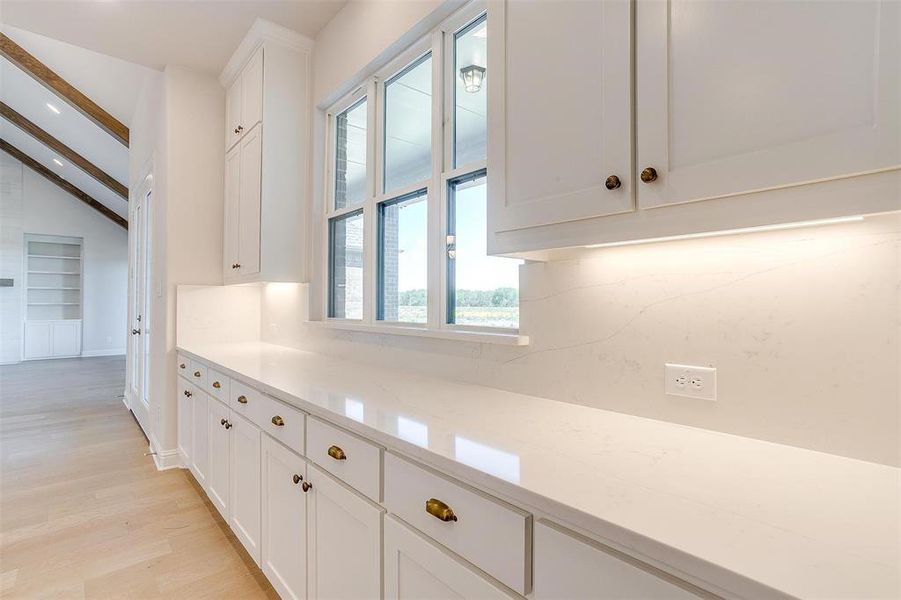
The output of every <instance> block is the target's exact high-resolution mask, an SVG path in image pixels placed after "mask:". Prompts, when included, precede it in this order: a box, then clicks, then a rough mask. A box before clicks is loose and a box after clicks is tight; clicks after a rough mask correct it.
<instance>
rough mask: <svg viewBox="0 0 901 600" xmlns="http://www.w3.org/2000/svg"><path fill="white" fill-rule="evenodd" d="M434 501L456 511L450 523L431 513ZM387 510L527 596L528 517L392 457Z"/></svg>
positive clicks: (388, 467) (387, 458)
mask: <svg viewBox="0 0 901 600" xmlns="http://www.w3.org/2000/svg"><path fill="white" fill-rule="evenodd" d="M435 500H437V501H439V502H442V503H444V505H446V506H447V507H449V508H450V509H451V511H453V512H452V516H451V515H450V514H448V515H446V517H445V518H446V519H448V520H442V519H441V518H439V517H437V516H434V515H433V514H432V513H430V512H427V510H426V506H427V503H429V502H430V501H435ZM385 506H386V507H387V508H388V510H389V511H390V512H392V513H394V514H396V515H398V516H399V517H400V518H402V519H403V520H404V521H406V522H407V523H410V524H411V525H413V526H414V527H416V528H417V529H419V530H420V531H422V532H424V533H426V534H428V535H429V536H431V537H432V538H434V539H435V540H436V541H438V542H439V543H441V544H443V545H445V546H447V547H448V548H450V549H451V550H453V551H454V552H456V553H457V554H459V555H460V556H462V557H463V558H465V559H466V560H468V561H470V562H472V563H473V564H474V565H475V566H477V567H478V568H480V569H482V570H483V571H485V572H486V573H488V574H489V575H491V576H492V577H495V578H496V579H497V580H498V581H500V582H501V583H504V584H506V585H508V586H509V587H510V588H512V589H513V590H515V591H517V592H519V593H520V594H526V593H527V592H528V587H529V586H528V582H529V575H530V572H529V570H530V565H529V561H527V557H528V556H529V552H528V544H529V539H530V537H531V526H532V517H531V515H529V514H528V513H526V512H524V511H522V510H520V509H518V508H516V507H514V506H511V505H509V504H507V503H506V502H503V501H501V500H498V499H496V498H491V497H489V496H486V495H484V494H482V493H480V492H478V491H476V490H474V489H472V488H470V487H468V486H466V485H464V484H462V483H458V482H455V481H451V480H450V479H446V478H444V477H442V476H440V475H438V474H436V473H434V472H433V471H431V470H427V469H426V468H424V467H420V466H417V465H415V464H413V463H412V462H409V461H407V460H404V459H402V458H399V457H397V456H395V455H393V454H388V453H386V454H385ZM452 519H456V520H452Z"/></svg>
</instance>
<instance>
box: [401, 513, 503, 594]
mask: <svg viewBox="0 0 901 600" xmlns="http://www.w3.org/2000/svg"><path fill="white" fill-rule="evenodd" d="M514 597H515V596H513V594H510V593H508V592H506V591H504V590H502V589H501V588H499V587H497V586H495V585H494V584H492V583H491V582H489V581H488V580H487V579H485V578H483V577H482V576H481V575H479V574H478V573H477V572H476V571H474V570H473V569H471V568H470V567H469V566H468V565H466V564H465V563H464V562H463V561H461V560H459V559H457V558H455V557H453V556H451V555H450V554H449V553H447V552H445V551H443V550H442V549H440V548H439V547H438V546H435V545H434V544H432V543H431V542H429V541H428V540H426V539H425V538H424V537H423V536H421V535H420V534H418V533H415V532H414V531H413V530H411V529H410V528H408V527H406V526H405V525H403V524H402V523H401V522H400V521H398V520H397V519H395V518H394V517H391V516H387V517H385V598H386V600H426V599H428V600H438V599H445V598H447V599H450V598H471V599H473V600H476V599H478V600H488V599H491V600H494V599H498V600H500V599H504V600H509V599H510V598H514Z"/></svg>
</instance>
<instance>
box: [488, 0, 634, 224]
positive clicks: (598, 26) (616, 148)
mask: <svg viewBox="0 0 901 600" xmlns="http://www.w3.org/2000/svg"><path fill="white" fill-rule="evenodd" d="M630 23H631V17H630V6H629V2H628V0H608V1H605V2H597V1H589V2H583V1H575V0H564V1H562V2H497V3H492V4H490V5H489V13H488V29H489V33H488V79H487V80H488V82H489V86H491V87H489V114H490V115H491V117H490V119H491V120H490V122H491V123H492V125H491V128H490V129H489V162H488V186H489V189H490V190H491V194H492V195H500V197H502V198H503V199H504V201H503V203H498V204H496V205H495V206H494V210H495V212H494V214H493V215H492V216H493V225H494V229H495V231H507V230H511V229H520V228H524V227H534V226H536V225H549V224H554V223H561V222H566V221H572V220H576V219H585V218H588V217H596V216H600V215H608V214H613V213H619V212H623V211H628V210H631V209H632V205H633V200H632V186H633V183H632V164H631V153H632V141H631V64H630V60H631V58H630V55H631V49H630V48H631V46H630V44H631V36H630V31H631V26H630ZM563 32H565V40H564V39H562V38H560V35H561V34H563ZM505 125H506V126H505Z"/></svg>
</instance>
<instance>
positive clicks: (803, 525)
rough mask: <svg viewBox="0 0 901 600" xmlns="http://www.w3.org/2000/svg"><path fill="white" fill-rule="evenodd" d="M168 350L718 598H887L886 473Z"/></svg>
mask: <svg viewBox="0 0 901 600" xmlns="http://www.w3.org/2000/svg"><path fill="white" fill-rule="evenodd" d="M179 350H181V351H184V352H186V353H188V354H190V355H192V356H194V357H196V358H199V359H201V360H205V361H208V362H210V363H214V364H216V365H219V366H220V367H222V368H223V369H224V370H225V371H226V372H227V373H228V374H229V375H231V376H233V377H237V378H239V379H242V380H244V381H245V382H248V383H251V384H255V386H256V387H258V388H259V389H261V390H262V391H264V392H266V393H268V394H270V395H272V396H274V397H276V398H279V399H280V400H283V401H285V402H288V403H290V404H293V405H295V406H297V407H299V408H300V409H302V410H304V411H306V412H308V413H310V414H313V415H319V416H322V417H324V418H326V419H328V420H330V421H332V422H335V423H338V424H340V425H342V426H344V427H346V428H348V429H351V430H353V431H356V432H358V433H360V434H361V435H364V436H366V437H369V438H370V439H373V440H375V441H376V442H378V443H380V444H383V445H385V446H386V447H388V448H389V449H395V450H398V451H401V452H403V453H404V454H406V455H408V456H411V457H414V458H417V459H419V460H422V461H424V462H426V463H428V464H430V465H432V466H434V467H436V468H438V469H440V470H442V471H444V472H447V473H449V474H451V475H455V476H457V477H460V478H462V479H464V480H467V481H469V482H471V483H472V484H475V485H479V486H481V487H484V488H486V489H487V490H490V491H494V492H495V493H497V494H499V495H503V496H506V497H508V498H510V499H512V500H514V501H518V502H520V503H521V504H522V505H523V507H524V508H526V509H528V508H529V507H530V506H531V507H533V509H538V510H540V511H543V512H546V513H549V514H551V515H553V516H554V518H555V520H557V521H558V522H560V523H562V524H563V525H569V526H571V527H573V528H576V529H579V528H581V529H584V530H587V531H591V532H595V533H596V534H597V535H599V536H602V537H604V538H606V539H608V540H610V541H611V542H612V543H614V545H619V546H621V547H622V548H625V549H627V550H628V551H629V552H631V553H633V554H636V555H637V556H639V557H644V558H645V559H647V560H649V561H650V562H652V563H654V562H656V561H659V562H662V563H663V564H665V565H668V568H669V569H670V570H676V572H677V573H678V572H679V571H681V572H682V573H685V574H687V575H692V574H693V575H694V576H697V577H700V578H702V580H703V581H705V582H707V583H708V584H713V585H714V586H717V587H718V588H719V590H715V591H717V592H719V593H723V594H725V595H735V596H743V597H754V598H760V597H779V596H782V595H785V596H795V597H801V598H827V597H828V598H855V599H856V598H899V597H901V577H899V570H901V549H899V547H901V469H898V468H894V467H890V466H886V465H880V464H876V463H868V462H863V461H859V460H854V459H849V458H844V457H840V456H835V455H830V454H824V453H820V452H814V451H810V450H804V449H801V448H795V447H791V446H784V445H780V444H774V443H769V442H764V441H759V440H753V439H749V438H743V437H739V436H734V435H728V434H723V433H718V432H713V431H708V430H703V429H697V428H693V427H687V426H682V425H676V424H672V423H666V422H663V421H655V420H652V419H646V418H641V417H634V416H630V415H625V414H620V413H614V412H610V411H605V410H599V409H595V408H589V407H584V406H579V405H574V404H568V403H564V402H557V401H553V400H548V399H545V398H538V397H534V396H526V395H522V394H515V393H512V392H506V391H503V390H497V389H493V388H488V387H482V386H476V385H468V384H459V383H454V382H449V381H444V380H439V379H434V378H427V377H420V376H418V375H414V374H410V373H406V372H401V371H387V370H385V369H379V368H374V367H371V366H366V365H362V364H359V363H352V362H348V361H346V360H342V359H339V358H334V357H329V356H324V355H320V354H315V353H311V352H306V351H302V350H296V349H292V348H286V347H283V346H276V345H272V344H265V343H259V342H251V343H240V344H209V345H206V344H202V345H190V346H179ZM689 578H691V577H689Z"/></svg>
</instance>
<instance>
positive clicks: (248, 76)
mask: <svg viewBox="0 0 901 600" xmlns="http://www.w3.org/2000/svg"><path fill="white" fill-rule="evenodd" d="M262 120H263V49H262V48H258V49H257V51H256V52H255V53H254V55H253V57H252V58H251V59H250V62H248V63H247V66H246V67H244V69H243V70H242V71H241V122H240V123H239V124H238V127H239V128H241V129H240V133H243V132H248V131H250V129H251V128H252V127H253V126H254V125H256V124H257V123H259V122H260V121H262Z"/></svg>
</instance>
